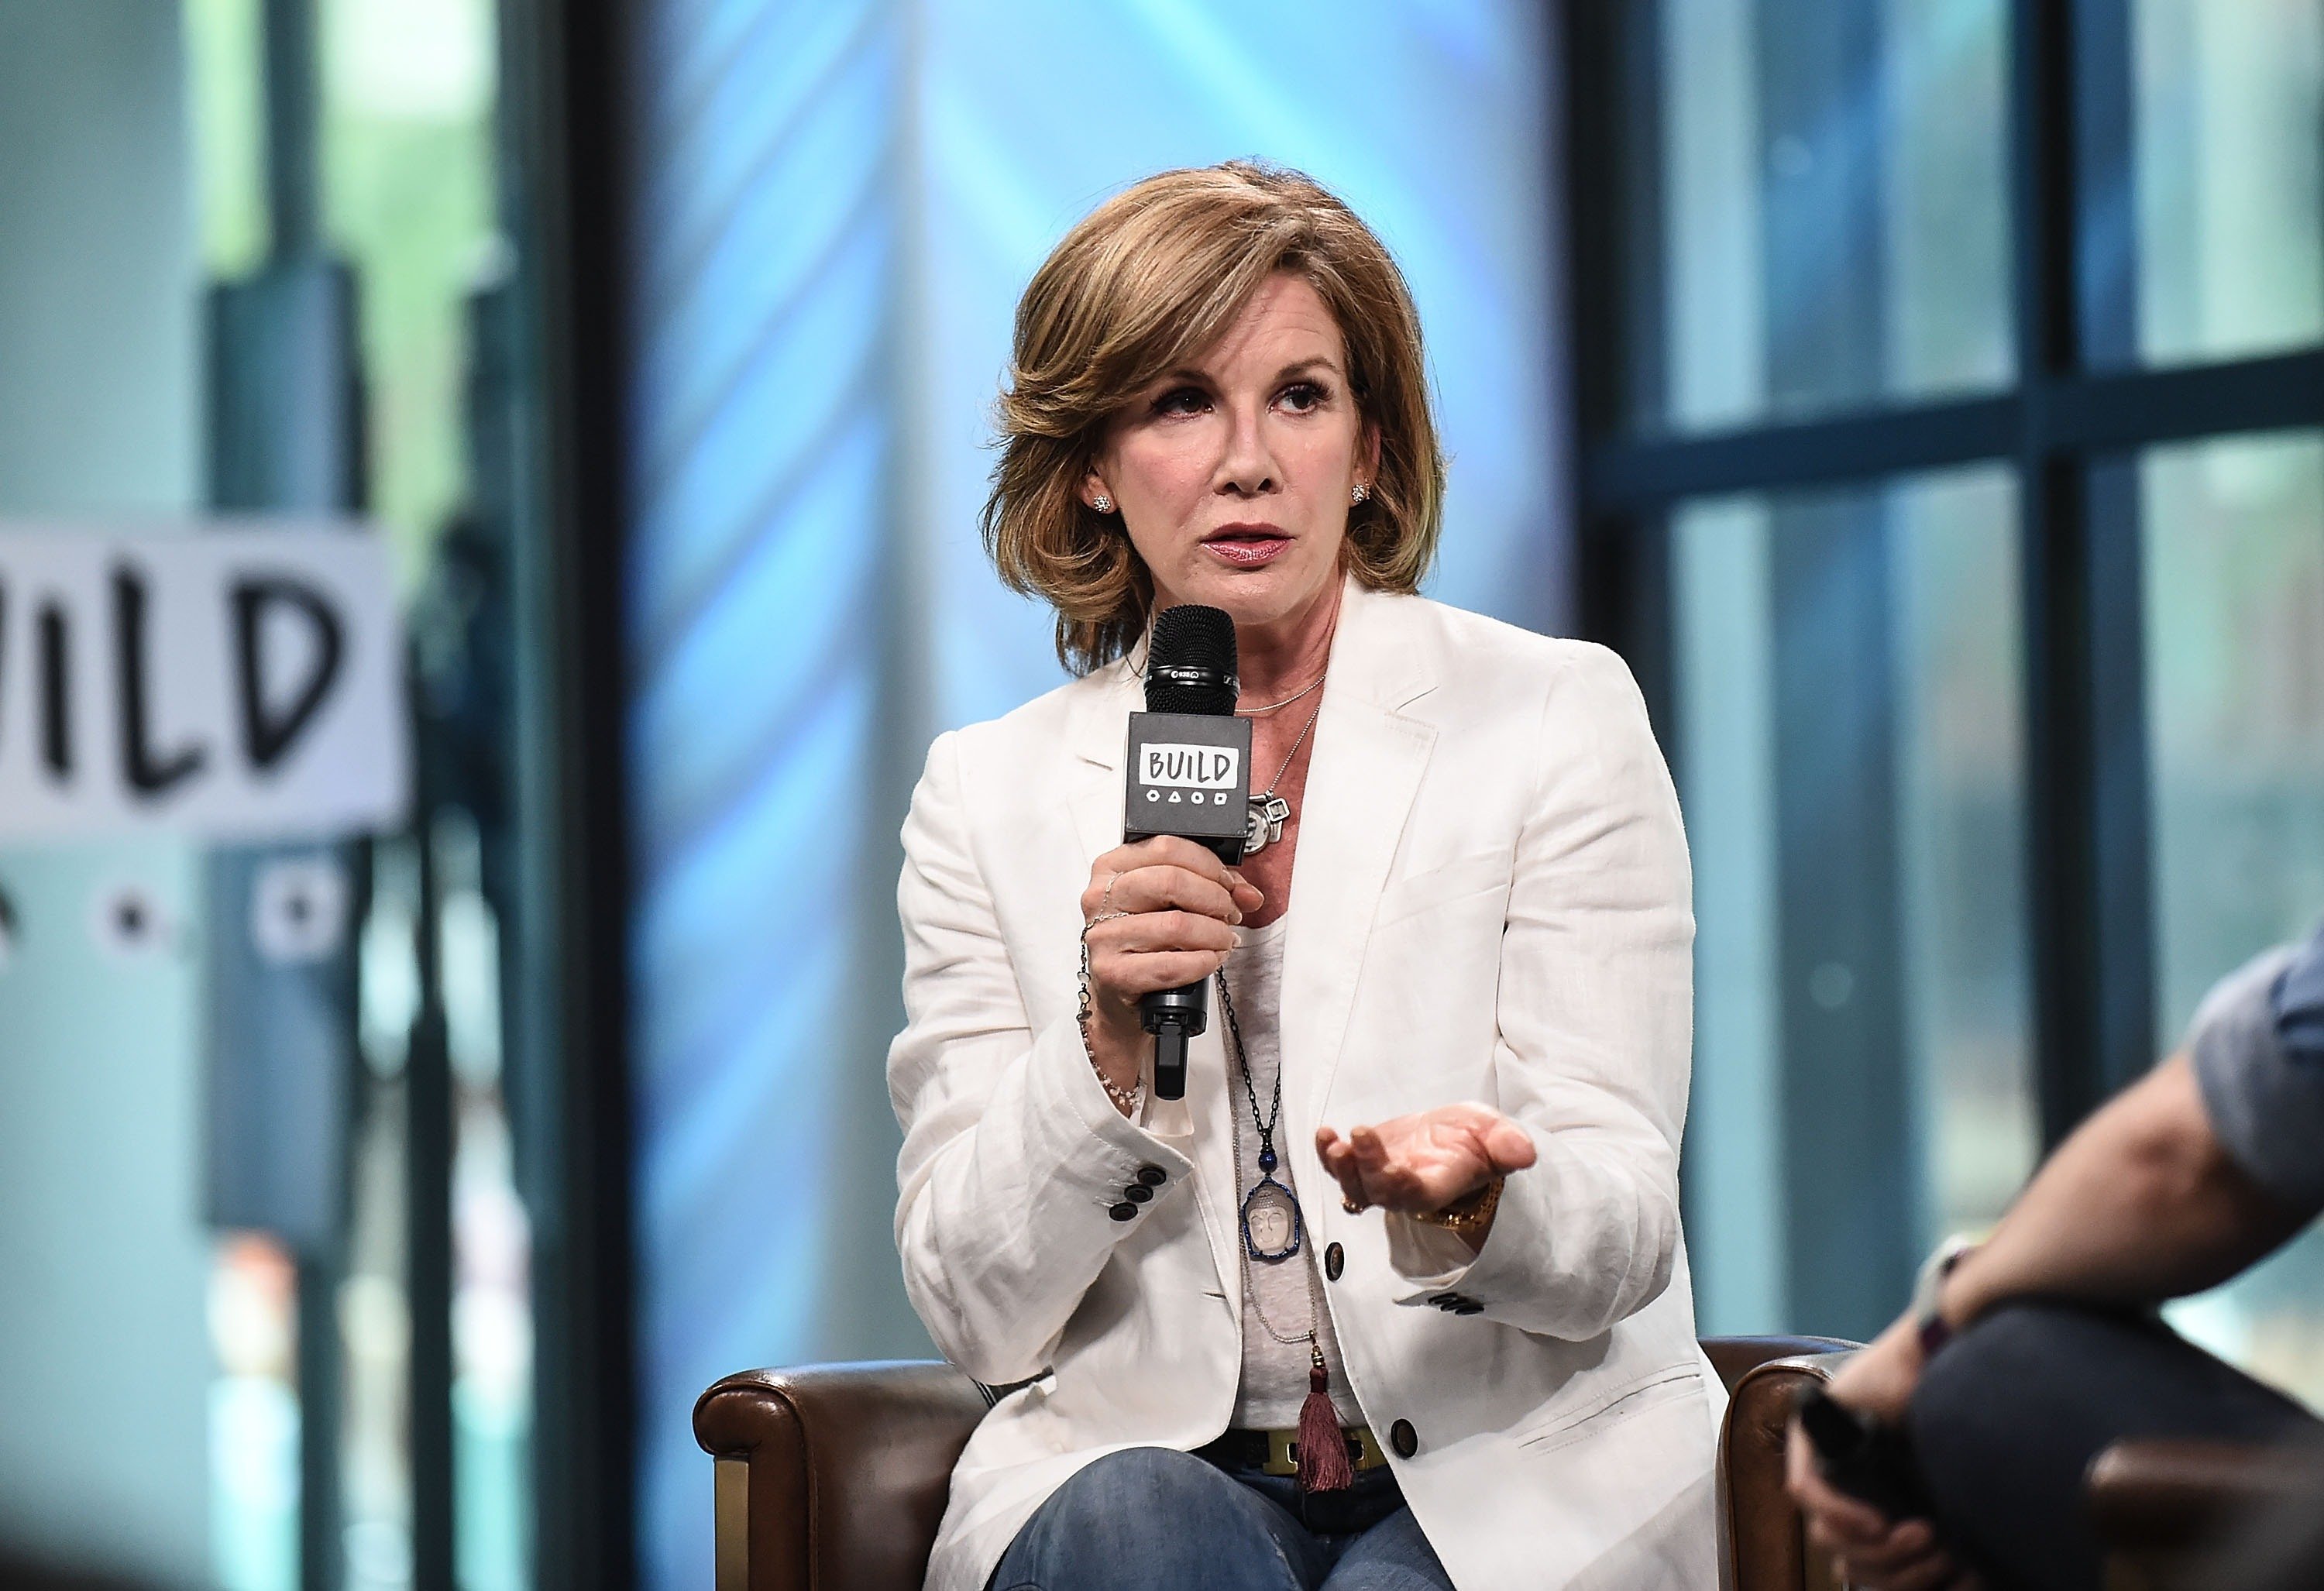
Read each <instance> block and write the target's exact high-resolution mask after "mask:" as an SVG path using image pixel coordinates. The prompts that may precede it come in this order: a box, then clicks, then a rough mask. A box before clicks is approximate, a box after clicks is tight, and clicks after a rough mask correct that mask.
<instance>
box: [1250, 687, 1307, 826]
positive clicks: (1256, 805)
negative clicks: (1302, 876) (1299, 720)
mask: <svg viewBox="0 0 2324 1591" xmlns="http://www.w3.org/2000/svg"><path fill="white" fill-rule="evenodd" d="M1322 684H1323V681H1322V680H1320V679H1319V680H1317V681H1316V682H1315V685H1322ZM1315 685H1309V686H1308V687H1307V689H1308V690H1311V691H1312V690H1314V688H1315ZM1301 694H1303V695H1304V694H1305V692H1302V693H1301ZM1322 716H1323V703H1321V702H1318V703H1316V704H1315V711H1314V712H1313V713H1309V714H1308V715H1307V722H1305V723H1304V724H1302V725H1300V726H1299V737H1298V739H1296V740H1293V741H1292V742H1291V750H1288V751H1286V752H1285V753H1284V754H1283V766H1282V767H1281V768H1277V769H1276V770H1275V777H1273V778H1271V779H1269V780H1268V782H1267V788H1266V789H1264V790H1261V791H1260V792H1259V794H1258V795H1256V796H1252V797H1251V798H1250V819H1249V820H1248V822H1247V823H1246V825H1245V827H1244V829H1243V833H1242V853H1243V855H1245V856H1247V857H1248V856H1256V855H1258V854H1259V852H1260V851H1265V850H1266V849H1267V848H1268V846H1270V845H1272V844H1274V843H1275V842H1276V841H1278V840H1280V839H1282V838H1283V825H1284V823H1285V822H1286V820H1287V819H1289V817H1290V816H1291V803H1289V802H1288V801H1286V800H1285V799H1284V798H1283V797H1282V796H1277V794H1276V793H1275V787H1276V786H1277V785H1280V784H1281V783H1282V782H1283V776H1284V775H1286V774H1287V773H1289V772H1290V771H1291V759H1293V758H1295V757H1296V756H1298V755H1299V748H1300V747H1302V746H1304V745H1305V744H1306V743H1307V733H1308V731H1310V730H1313V729H1314V727H1315V721H1316V720H1317V719H1318V718H1320V717H1322Z"/></svg>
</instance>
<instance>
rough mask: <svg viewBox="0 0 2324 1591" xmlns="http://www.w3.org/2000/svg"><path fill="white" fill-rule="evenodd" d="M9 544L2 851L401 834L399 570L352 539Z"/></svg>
mask: <svg viewBox="0 0 2324 1591" xmlns="http://www.w3.org/2000/svg"><path fill="white" fill-rule="evenodd" d="M191 529H196V527H194V526H190V525H189V526H185V527H181V528H177V529H174V530H171V529H148V530H144V531H142V532H138V533H125V534H117V535H116V534H110V533H107V532H106V531H104V530H101V529H83V528H78V527H75V528H72V529H63V528H58V527H49V526H43V525H40V524H36V523H8V522H0V844H14V843H23V842H25V841H46V840H66V839H77V838H80V837H82V836H87V835H97V834H118V833H124V832H139V831H149V832H170V833H178V834H185V835H189V836H192V837H195V838H199V839H210V840H273V839H291V838H300V837H309V836H313V837H322V836H327V835H336V834H346V833H354V832H363V831H367V830H374V829H383V828H391V827H394V826H397V825H399V824H400V823H401V820H402V817H403V814H404V812H405V809H406V807H407V805H409V799H410V791H409V787H408V786H409V784H410V775H409V768H410V744H409V741H410V736H409V731H408V728H407V724H406V721H405V713H404V687H403V681H404V665H403V642H402V638H401V633H400V630H399V629H398V626H397V623H396V619H395V601H394V591H393V586H392V579H391V576H390V572H389V567H388V561H387V551H386V548H385V547H383V546H381V544H380V543H379V541H378V540H377V539H376V538H374V537H372V536H369V535H366V534H362V533H359V532H356V531H355V530H352V529H349V528H347V527H345V526H341V525H316V524H308V525H299V526H295V527H293V526H287V525H285V524H283V523H281V522H280V521H273V520H269V521H265V522H263V523H262V522H259V521H251V522H249V523H248V524H238V523H235V522H231V521H229V522H228V523H227V524H226V525H225V526H223V527H220V526H217V525H216V524H215V523H212V524H205V525H203V526H201V527H199V529H202V530H203V532H204V533H203V534H201V535H189V534H186V533H185V532H186V531H188V530H191Z"/></svg>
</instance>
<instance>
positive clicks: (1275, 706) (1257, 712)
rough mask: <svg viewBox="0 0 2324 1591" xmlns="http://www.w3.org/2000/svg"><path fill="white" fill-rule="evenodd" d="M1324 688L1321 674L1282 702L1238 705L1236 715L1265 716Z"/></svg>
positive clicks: (1243, 716)
mask: <svg viewBox="0 0 2324 1591" xmlns="http://www.w3.org/2000/svg"><path fill="white" fill-rule="evenodd" d="M1321 689H1323V676H1322V675H1320V674H1319V675H1317V676H1315V677H1314V679H1313V680H1310V681H1309V682H1308V683H1307V684H1305V685H1302V686H1300V687H1299V688H1298V689H1297V690H1296V691H1294V692H1292V693H1291V694H1289V695H1287V696H1286V697H1284V698H1283V700H1281V701H1280V702H1269V703H1268V704H1267V705H1266V706H1264V707H1238V708H1236V709H1235V716H1236V717H1237V718H1265V717H1266V716H1267V715H1268V713H1280V712H1282V711H1283V710H1284V709H1285V708H1286V707H1288V706H1290V705H1291V704H1292V703H1294V702H1296V701H1297V700H1299V698H1300V697H1302V696H1304V695H1306V694H1308V693H1309V692H1311V691H1318V690H1321Z"/></svg>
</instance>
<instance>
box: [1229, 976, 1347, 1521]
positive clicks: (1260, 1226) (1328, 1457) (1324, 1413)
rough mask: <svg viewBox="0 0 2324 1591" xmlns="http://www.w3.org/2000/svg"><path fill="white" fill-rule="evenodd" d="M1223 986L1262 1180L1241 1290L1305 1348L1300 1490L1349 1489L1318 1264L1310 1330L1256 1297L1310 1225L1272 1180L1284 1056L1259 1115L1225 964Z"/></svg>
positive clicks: (1246, 1224)
mask: <svg viewBox="0 0 2324 1591" xmlns="http://www.w3.org/2000/svg"><path fill="white" fill-rule="evenodd" d="M1215 976H1216V977H1217V979H1218V985H1219V1009H1220V1010H1222V1011H1223V1012H1225V1013H1226V1018H1227V1032H1228V1034H1229V1035H1231V1037H1232V1038H1233V1040H1234V1053H1235V1069H1236V1070H1237V1071H1240V1073H1241V1074H1242V1087H1243V1098H1244V1099H1245V1100H1246V1102H1248V1103H1249V1105H1250V1125H1251V1126H1252V1127H1254V1128H1256V1129H1257V1131H1258V1133H1259V1181H1258V1182H1254V1183H1252V1184H1251V1186H1250V1193H1249V1194H1247V1195H1246V1196H1245V1197H1244V1199H1243V1201H1242V1251H1243V1292H1244V1294H1245V1296H1246V1297H1247V1298H1248V1299H1249V1300H1250V1312H1251V1315H1252V1317H1253V1318H1254V1319H1255V1320H1258V1321H1259V1329H1260V1330H1262V1331H1264V1332H1266V1333H1267V1335H1268V1337H1270V1338H1274V1339H1275V1341H1277V1343H1280V1344H1281V1345H1282V1346H1283V1347H1299V1346H1301V1345H1302V1344H1305V1346H1306V1348H1307V1396H1306V1399H1305V1402H1303V1403H1302V1404H1301V1405H1300V1409H1299V1462H1298V1467H1297V1476H1298V1481H1299V1489H1300V1490H1301V1491H1302V1492H1336V1491H1341V1490H1344V1489H1345V1488H1346V1487H1347V1485H1349V1483H1350V1482H1351V1481H1352V1480H1353V1479H1354V1478H1355V1475H1354V1470H1353V1468H1352V1467H1351V1463H1350V1460H1349V1458H1348V1456H1347V1452H1346V1449H1345V1440H1346V1439H1345V1438H1344V1437H1343V1436H1342V1434H1341V1430H1340V1417H1339V1412H1338V1411H1337V1410H1335V1409H1334V1408H1333V1406H1332V1393H1331V1381H1332V1375H1331V1369H1330V1367H1329V1366H1327V1365H1326V1364H1325V1363H1324V1362H1323V1338H1322V1331H1323V1290H1322V1287H1321V1285H1320V1283H1317V1281H1316V1279H1315V1266H1314V1262H1313V1259H1312V1257H1311V1259H1310V1261H1309V1263H1308V1265H1307V1266H1306V1271H1307V1329H1306V1330H1305V1331H1299V1332H1291V1333H1287V1334H1286V1332H1285V1331H1284V1330H1283V1329H1281V1328H1279V1327H1278V1326H1277V1325H1276V1323H1275V1322H1274V1321H1272V1320H1268V1318H1267V1306H1266V1305H1264V1304H1262V1303H1260V1302H1259V1291H1258V1286H1257V1279H1256V1278H1255V1277H1254V1276H1253V1275H1252V1274H1250V1267H1251V1265H1252V1263H1253V1262H1254V1261H1256V1262H1257V1263H1259V1264H1260V1265H1281V1264H1282V1263H1283V1262H1284V1261H1286V1260H1287V1259H1290V1258H1292V1257H1293V1256H1294V1255H1297V1254H1298V1253H1299V1251H1300V1248H1301V1247H1302V1246H1304V1244H1305V1239H1306V1234H1307V1227H1306V1222H1305V1219H1303V1218H1302V1217H1301V1215H1300V1213H1299V1200H1298V1199H1297V1197H1296V1195H1294V1194H1293V1193H1292V1191H1291V1190H1290V1189H1289V1188H1286V1187H1285V1186H1284V1185H1283V1184H1282V1183H1281V1182H1277V1181H1276V1180H1275V1168H1276V1166H1277V1164H1279V1163H1280V1162H1278V1161H1277V1157H1276V1154H1275V1129H1276V1127H1277V1125H1278V1124H1279V1123H1280V1122H1281V1121H1282V1119H1283V1058H1282V1057H1281V1056H1280V1055H1277V1057H1276V1062H1275V1083H1274V1087H1273V1089H1272V1090H1270V1095H1271V1098H1270V1100H1269V1103H1268V1113H1267V1116H1266V1117H1265V1119H1261V1118H1260V1117H1259V1085H1258V1083H1257V1081H1255V1080H1254V1079H1253V1078H1252V1077H1251V1075H1250V1051H1249V1050H1248V1049H1247V1048H1246V1047H1245V1046H1244V1044H1243V1042H1242V1024H1241V1023H1240V1021H1238V1020H1237V1019H1236V1017H1235V1008H1234V995H1233V993H1232V991H1231V990H1230V989H1228V988H1227V973H1226V969H1225V968H1223V967H1222V968H1220V969H1219V970H1218V972H1217V973H1216V975H1215ZM1234 1163H1235V1186H1237V1187H1238V1188H1240V1187H1241V1186H1242V1185H1243V1181H1242V1179H1243V1165H1242V1135H1241V1134H1240V1133H1236V1134H1235V1135H1234Z"/></svg>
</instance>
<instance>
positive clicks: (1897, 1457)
mask: <svg viewBox="0 0 2324 1591" xmlns="http://www.w3.org/2000/svg"><path fill="white" fill-rule="evenodd" d="M1794 1412H1796V1413H1797V1414H1798V1415H1799V1417H1800V1429H1801V1430H1803V1431H1805V1432H1807V1438H1808V1440H1809V1442H1810V1443H1812V1445H1813V1446H1814V1448H1815V1452H1816V1467H1818V1468H1819V1469H1821V1471H1822V1472H1823V1477H1824V1479H1825V1480H1827V1481H1829V1482H1830V1483H1831V1485H1832V1486H1833V1487H1834V1488H1836V1489H1837V1490H1840V1491H1842V1492H1846V1493H1847V1494H1849V1496H1851V1497H1857V1498H1860V1499H1862V1500H1863V1501H1864V1502H1867V1503H1869V1504H1872V1506H1873V1507H1875V1508H1877V1509H1878V1510H1880V1512H1881V1513H1885V1514H1886V1515H1887V1516H1888V1517H1889V1518H1890V1519H1892V1520H1896V1521H1900V1522H1901V1521H1904V1520H1908V1519H1926V1518H1927V1517H1928V1516H1929V1500H1928V1494H1926V1493H1925V1492H1923V1490H1922V1488H1921V1475H1920V1470H1919V1468H1918V1467H1916V1466H1915V1465H1914V1462H1913V1449H1912V1444H1911V1443H1910V1442H1909V1441H1908V1440H1907V1439H1905V1436H1904V1430H1902V1429H1901V1428H1900V1427H1897V1426H1894V1425H1890V1424H1888V1423H1886V1421H1879V1420H1875V1419H1873V1418H1872V1417H1871V1416H1870V1415H1867V1414H1860V1413H1858V1412H1857V1411H1855V1410H1854V1409H1851V1408H1849V1406H1848V1405H1847V1404H1845V1403H1843V1402H1840V1401H1839V1400H1838V1399H1837V1398H1834V1397H1832V1396H1831V1394H1830V1393H1827V1392H1825V1391H1824V1389H1823V1388H1822V1387H1821V1386H1820V1385H1816V1384H1809V1385H1807V1386H1805V1387H1803V1388H1802V1389H1801V1391H1800V1395H1799V1401H1798V1402H1797V1403H1796V1404H1794Z"/></svg>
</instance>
